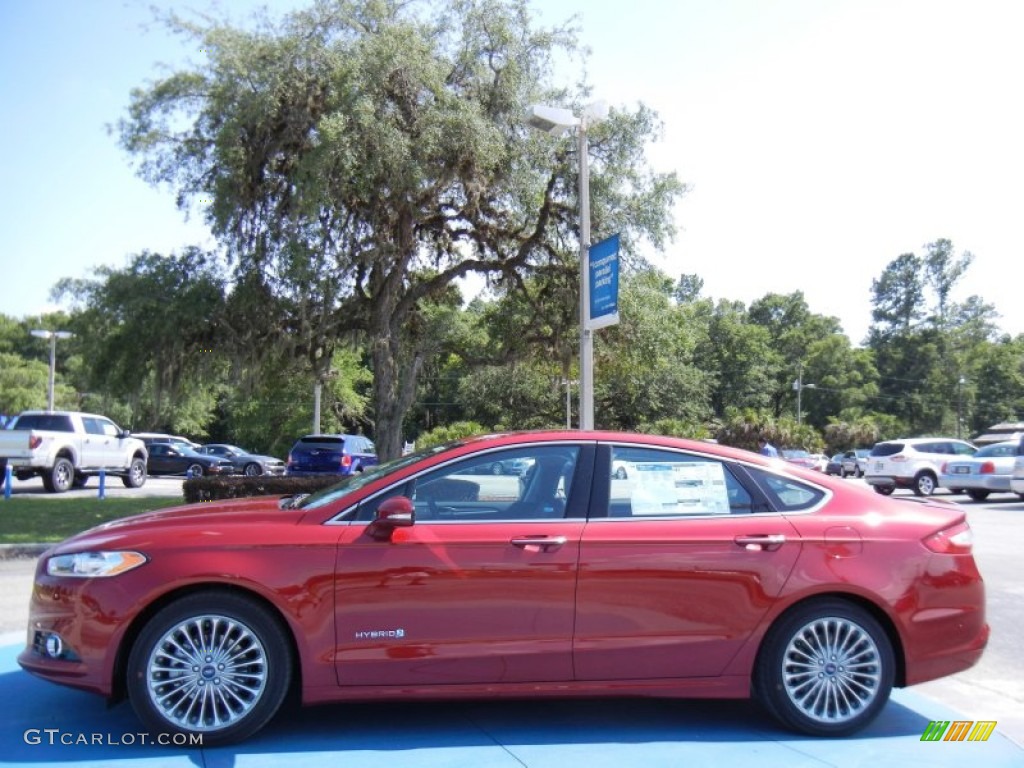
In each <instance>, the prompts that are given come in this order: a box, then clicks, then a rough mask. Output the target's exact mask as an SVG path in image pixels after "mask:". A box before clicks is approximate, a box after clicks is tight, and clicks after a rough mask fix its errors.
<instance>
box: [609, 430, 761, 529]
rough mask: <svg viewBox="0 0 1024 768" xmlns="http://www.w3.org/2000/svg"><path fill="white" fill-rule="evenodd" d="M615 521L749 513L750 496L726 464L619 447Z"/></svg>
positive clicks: (612, 506)
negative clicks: (630, 518)
mask: <svg viewBox="0 0 1024 768" xmlns="http://www.w3.org/2000/svg"><path fill="white" fill-rule="evenodd" d="M609 482H610V483H611V487H610V489H609V495H608V516H609V517H633V518H647V517H666V516H669V517H673V516H682V515H727V514H730V513H749V512H753V511H754V510H755V507H756V505H755V503H754V500H753V498H752V497H751V495H750V493H749V491H747V489H746V488H745V487H744V486H743V484H742V483H740V482H739V480H738V479H737V478H736V476H735V474H734V473H733V472H732V470H731V469H730V468H729V467H728V466H727V465H726V464H725V463H724V462H722V461H719V460H718V459H713V458H709V457H704V456H695V455H692V454H687V453H680V452H676V451H667V450H666V451H663V450H658V449H652V448H640V447H636V446H613V448H612V463H611V473H610V477H609Z"/></svg>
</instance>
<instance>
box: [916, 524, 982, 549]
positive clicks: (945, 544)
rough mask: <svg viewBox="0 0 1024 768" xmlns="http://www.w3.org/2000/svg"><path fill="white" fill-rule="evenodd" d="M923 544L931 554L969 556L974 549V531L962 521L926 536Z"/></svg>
mask: <svg viewBox="0 0 1024 768" xmlns="http://www.w3.org/2000/svg"><path fill="white" fill-rule="evenodd" d="M923 543H924V545H925V546H926V547H928V549H930V550H931V551H932V552H937V553H938V554H940V555H969V554H971V551H972V550H973V549H974V531H972V530H971V526H969V525H968V524H967V521H966V520H964V521H963V522H959V523H957V524H956V525H951V526H950V527H949V528H945V529H943V530H941V531H939V532H938V533H933V534H932V535H931V536H926V537H925V538H924V539H923Z"/></svg>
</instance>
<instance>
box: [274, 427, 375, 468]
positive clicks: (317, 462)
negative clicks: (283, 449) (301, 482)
mask: <svg viewBox="0 0 1024 768" xmlns="http://www.w3.org/2000/svg"><path fill="white" fill-rule="evenodd" d="M376 464H377V449H376V448H375V447H374V445H373V441H372V440H370V438H368V437H365V436H363V435H306V436H305V437H300V438H299V439H298V441H297V442H296V443H295V445H293V446H292V449H291V451H289V452H288V464H287V470H286V471H287V474H288V475H293V476H298V477H301V476H303V475H325V474H331V475H351V474H352V473H353V472H361V471H362V470H364V469H366V468H367V467H372V466H374V465H376Z"/></svg>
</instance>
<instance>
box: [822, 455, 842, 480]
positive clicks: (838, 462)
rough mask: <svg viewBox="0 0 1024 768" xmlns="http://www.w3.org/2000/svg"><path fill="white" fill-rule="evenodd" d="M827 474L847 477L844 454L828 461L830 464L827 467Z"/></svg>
mask: <svg viewBox="0 0 1024 768" xmlns="http://www.w3.org/2000/svg"><path fill="white" fill-rule="evenodd" d="M825 474H826V475H839V476H840V477H846V475H844V474H843V454H841V453H837V454H834V455H833V456H832V458H830V459H829V460H828V464H826V465H825Z"/></svg>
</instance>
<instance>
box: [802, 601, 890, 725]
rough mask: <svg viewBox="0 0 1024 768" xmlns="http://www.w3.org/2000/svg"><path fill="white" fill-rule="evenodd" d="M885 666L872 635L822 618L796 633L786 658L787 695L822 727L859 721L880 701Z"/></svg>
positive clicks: (844, 622)
mask: <svg viewBox="0 0 1024 768" xmlns="http://www.w3.org/2000/svg"><path fill="white" fill-rule="evenodd" d="M882 669H883V663H882V659H881V655H880V653H879V650H878V646H877V645H876V644H875V641H874V639H873V638H872V637H871V635H870V634H869V633H868V632H867V630H865V629H864V628H863V627H861V626H860V625H859V624H857V623H856V622H854V621H851V620H850V619H847V618H838V617H822V618H818V619H815V620H814V621H811V622H809V623H807V624H805V625H804V626H803V627H801V628H800V630H799V631H797V632H796V633H794V635H793V637H792V639H791V640H790V641H789V644H788V645H787V646H786V649H785V651H784V653H783V657H782V679H783V686H784V688H785V691H786V695H787V696H788V697H789V700H790V701H791V702H792V703H793V705H794V706H795V707H796V708H797V709H798V710H799V711H800V712H801V713H802V714H803V715H804V716H805V717H808V718H810V719H812V720H815V721H817V722H819V723H823V724H839V723H844V722H846V721H848V720H852V719H854V718H856V717H858V716H859V715H860V714H861V713H862V712H863V711H864V710H865V709H866V708H867V707H869V706H870V705H871V703H872V702H873V701H874V700H875V699H876V698H877V697H878V695H879V691H880V687H881V682H882Z"/></svg>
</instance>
